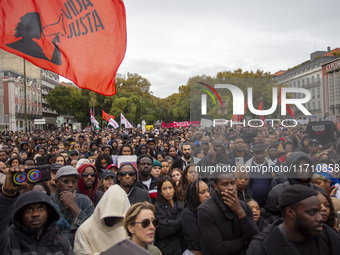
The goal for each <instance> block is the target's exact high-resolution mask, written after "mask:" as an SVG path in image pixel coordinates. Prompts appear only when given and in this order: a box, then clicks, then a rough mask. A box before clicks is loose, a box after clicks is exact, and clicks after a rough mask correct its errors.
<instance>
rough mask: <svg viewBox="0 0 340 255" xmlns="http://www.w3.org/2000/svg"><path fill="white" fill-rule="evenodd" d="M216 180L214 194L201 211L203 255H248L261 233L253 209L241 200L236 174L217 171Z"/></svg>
mask: <svg viewBox="0 0 340 255" xmlns="http://www.w3.org/2000/svg"><path fill="white" fill-rule="evenodd" d="M213 177H214V178H213V180H214V186H213V187H214V189H213V191H212V195H211V197H209V198H208V199H207V200H205V201H204V203H202V204H201V205H200V206H199V207H198V209H197V223H198V227H199V230H200V239H201V248H202V254H205V255H210V254H245V251H246V248H247V244H248V243H249V242H250V241H251V240H252V238H253V236H254V235H256V234H257V233H258V232H259V230H258V228H257V226H256V224H255V222H254V219H253V213H252V210H251V209H250V207H249V205H248V204H247V203H246V202H244V201H240V200H239V199H238V197H237V190H236V189H237V184H236V179H235V176H234V174H233V173H232V172H217V173H215V176H213Z"/></svg>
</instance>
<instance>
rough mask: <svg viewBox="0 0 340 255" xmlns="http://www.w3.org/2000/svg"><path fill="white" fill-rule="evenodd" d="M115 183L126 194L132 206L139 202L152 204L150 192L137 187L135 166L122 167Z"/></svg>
mask: <svg viewBox="0 0 340 255" xmlns="http://www.w3.org/2000/svg"><path fill="white" fill-rule="evenodd" d="M115 181H116V184H118V185H119V186H120V187H121V188H122V189H123V190H124V191H125V192H126V195H127V197H128V199H129V202H130V204H131V205H133V204H135V203H138V202H145V201H147V202H151V200H150V197H149V192H148V191H146V190H145V189H142V188H140V187H137V186H136V185H135V184H136V181H137V171H136V168H135V167H134V166H133V165H131V164H129V163H127V164H124V165H121V166H120V167H119V168H118V172H117V174H116V180H115Z"/></svg>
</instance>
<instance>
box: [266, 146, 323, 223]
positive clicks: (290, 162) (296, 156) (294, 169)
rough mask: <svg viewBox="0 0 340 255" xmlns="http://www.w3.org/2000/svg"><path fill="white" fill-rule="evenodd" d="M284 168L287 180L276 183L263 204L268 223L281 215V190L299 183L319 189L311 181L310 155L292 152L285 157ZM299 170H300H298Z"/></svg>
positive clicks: (312, 163)
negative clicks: (288, 170)
mask: <svg viewBox="0 0 340 255" xmlns="http://www.w3.org/2000/svg"><path fill="white" fill-rule="evenodd" d="M285 167H287V168H286V169H290V172H289V173H287V177H288V181H286V182H285V183H281V184H278V185H276V186H275V187H274V188H273V189H272V190H271V191H270V192H269V194H268V197H267V201H266V204H265V206H264V210H265V212H264V215H263V216H264V218H265V219H267V220H268V221H269V222H270V223H273V222H274V220H276V219H278V218H280V217H281V212H280V209H279V196H280V194H281V192H282V190H283V189H284V188H285V187H287V186H290V185H295V184H301V185H305V186H308V187H310V188H312V189H315V190H321V188H319V187H318V186H316V185H314V184H313V183H312V176H313V172H312V169H313V167H314V162H313V161H312V159H311V157H309V156H308V155H307V154H306V153H304V152H302V151H297V152H293V153H292V154H290V155H289V156H288V157H287V159H286V165H285ZM300 170H301V171H300Z"/></svg>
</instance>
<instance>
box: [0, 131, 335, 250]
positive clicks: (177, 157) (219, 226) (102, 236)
mask: <svg viewBox="0 0 340 255" xmlns="http://www.w3.org/2000/svg"><path fill="white" fill-rule="evenodd" d="M337 137H339V134H337V133H334V140H333V142H330V143H327V144H324V143H323V142H322V140H320V139H319V140H318V139H314V138H312V137H310V136H309V135H308V133H307V132H306V127H305V126H300V125H299V126H296V127H292V128H282V127H279V126H275V127H267V126H266V127H262V128H250V127H246V128H245V127H242V126H241V125H237V126H235V127H233V128H230V127H225V126H218V127H214V128H210V129H201V128H199V127H191V128H177V129H173V128H170V129H166V128H156V129H154V130H150V131H145V132H143V131H142V130H141V129H136V128H132V129H119V130H110V129H103V130H96V131H64V130H57V131H35V132H33V133H25V132H3V133H2V135H1V136H0V147H1V148H0V171H1V172H0V185H2V186H1V195H0V217H1V220H0V227H1V228H2V229H6V231H4V232H3V233H2V234H0V243H1V244H0V254H19V253H20V252H21V253H24V252H27V254H47V253H49V254H73V253H74V254H99V253H100V252H102V251H105V250H107V249H109V248H110V247H112V246H113V245H114V244H116V243H118V242H120V241H122V240H125V239H130V240H131V241H132V242H134V243H136V244H137V245H139V246H140V247H142V248H144V249H146V250H148V251H149V252H150V253H152V254H164V255H166V254H169V255H170V254H245V253H247V254H272V253H276V252H277V251H276V250H275V249H278V250H279V252H277V254H281V253H282V252H285V253H283V254H338V252H339V251H340V248H339V245H340V242H339V241H340V234H339V222H338V219H337V212H338V211H340V190H339V191H338V188H339V187H340V185H339V177H340V169H339V167H340V138H337ZM123 156H134V157H132V158H133V159H134V160H133V161H132V162H131V157H130V159H129V160H130V161H129V163H125V164H120V165H119V158H123V159H124V157H123ZM39 165H49V171H50V174H51V179H50V180H47V181H45V182H36V183H34V182H32V183H31V184H29V183H27V182H26V183H25V182H24V184H22V185H18V183H17V182H19V181H21V179H20V178H24V177H22V176H19V175H16V174H20V173H23V172H24V171H26V172H28V170H27V169H33V168H34V167H37V166H39ZM217 166H219V167H221V168H223V167H226V166H232V167H233V168H232V169H234V171H226V172H218V171H217V172H209V171H208V172H206V171H205V172H204V171H202V170H204V169H205V170H206V169H209V167H217ZM274 166H276V167H280V166H281V167H282V166H288V167H289V169H290V171H288V172H284V171H277V172H272V171H261V170H264V169H268V168H269V167H274ZM292 166H293V167H292ZM210 169H211V168H210ZM243 169H257V170H260V171H257V172H251V171H248V172H247V171H243ZM277 169H283V168H277ZM292 169H295V170H296V169H298V170H301V171H295V172H294V173H293V171H292ZM302 170H303V171H302ZM13 176H17V178H16V177H13ZM27 176H28V177H27V178H28V179H29V178H30V176H29V175H27ZM19 177H20V178H19ZM308 206H309V207H310V208H309V207H308ZM312 206H314V207H312ZM307 207H308V208H309V209H308V208H307ZM301 208H302V209H301ZM303 208H304V209H305V211H306V212H304V211H303ZM307 209H308V210H307ZM320 236H321V238H319V237H320ZM274 244H275V245H274ZM34 252H35V253H34Z"/></svg>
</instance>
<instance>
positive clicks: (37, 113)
mask: <svg viewBox="0 0 340 255" xmlns="http://www.w3.org/2000/svg"><path fill="white" fill-rule="evenodd" d="M24 69H25V70H24ZM0 70H1V78H2V79H1V82H0V121H1V123H0V130H13V131H16V130H26V128H25V122H26V121H27V126H26V127H27V130H28V131H30V130H34V129H37V128H39V129H41V128H43V126H41V125H39V126H35V125H34V120H35V119H43V118H46V125H44V127H45V128H49V127H50V126H51V125H52V126H53V125H56V120H57V118H56V117H57V116H58V114H57V113H56V112H53V111H51V110H50V109H49V108H48V105H47V102H46V96H47V93H48V91H50V90H52V89H53V88H54V87H55V86H57V85H58V81H59V76H58V75H57V74H55V73H53V72H50V71H47V70H44V69H41V68H39V67H37V66H35V65H33V64H32V63H30V62H28V61H25V60H24V59H23V58H20V57H18V56H16V55H14V54H11V53H9V52H6V51H4V50H1V49H0ZM24 73H25V74H26V75H25V77H26V100H25V86H24V84H25V82H24V81H25V79H24ZM25 101H26V109H27V113H26V114H27V115H25ZM26 116H27V117H26Z"/></svg>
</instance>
